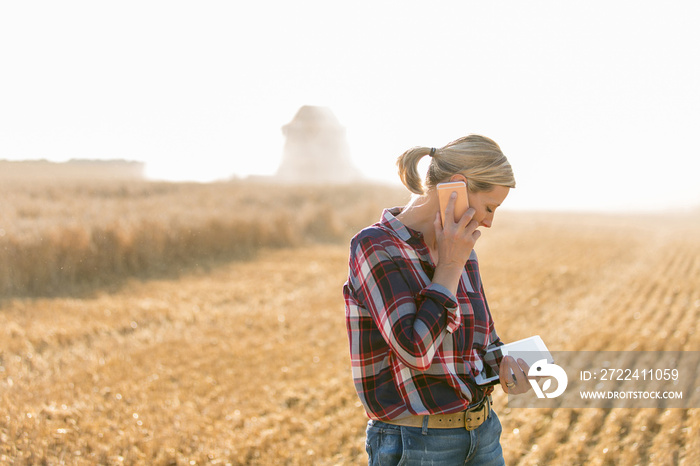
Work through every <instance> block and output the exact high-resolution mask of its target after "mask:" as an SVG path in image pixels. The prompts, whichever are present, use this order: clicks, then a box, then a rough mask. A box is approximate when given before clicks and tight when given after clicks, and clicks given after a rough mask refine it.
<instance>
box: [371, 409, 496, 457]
mask: <svg viewBox="0 0 700 466" xmlns="http://www.w3.org/2000/svg"><path fill="white" fill-rule="evenodd" d="M501 430H502V429H501V421H499V420H498V416H496V413H495V412H493V411H491V415H490V416H489V418H488V419H487V420H486V422H484V423H483V424H481V425H480V426H479V427H478V428H477V429H475V430H472V431H468V430H466V429H426V430H423V429H422V428H420V427H405V426H395V425H392V424H386V423H384V422H381V421H369V422H368V423H367V443H366V445H365V447H366V449H367V454H368V455H369V466H384V465H414V464H416V465H417V464H435V465H440V466H450V465H457V464H471V465H480V466H481V465H483V466H497V465H499V466H503V465H505V461H504V460H503V450H502V449H501Z"/></svg>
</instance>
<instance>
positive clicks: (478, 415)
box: [464, 399, 490, 430]
mask: <svg viewBox="0 0 700 466" xmlns="http://www.w3.org/2000/svg"><path fill="white" fill-rule="evenodd" d="M489 401H490V400H488V399H486V401H485V403H484V404H483V405H481V407H480V408H479V409H478V410H476V411H467V412H465V413H464V428H465V429H466V430H474V429H476V428H478V427H479V426H480V425H481V424H483V423H484V421H485V420H486V418H487V417H488V415H489V404H490V403H489Z"/></svg>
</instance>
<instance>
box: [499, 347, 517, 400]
mask: <svg viewBox="0 0 700 466" xmlns="http://www.w3.org/2000/svg"><path fill="white" fill-rule="evenodd" d="M513 364H515V360H514V359H513V358H512V357H511V356H504V357H503V359H502V360H501V365H500V366H499V368H498V376H499V379H500V382H501V388H503V391H504V392H506V393H513V392H514V390H515V385H513V383H514V382H515V379H514V378H513V371H512V366H513Z"/></svg>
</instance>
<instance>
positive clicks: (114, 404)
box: [0, 188, 700, 465]
mask: <svg viewBox="0 0 700 466" xmlns="http://www.w3.org/2000/svg"><path fill="white" fill-rule="evenodd" d="M183 189H184V188H183ZM197 189H200V188H197ZM321 198H322V199H327V198H326V197H323V196H321ZM323 202H326V201H325V200H324V201H323ZM372 202H375V201H372ZM386 204H387V205H391V204H392V202H390V201H389V202H387V203H386ZM163 205H165V204H163ZM363 205H364V206H365V207H364V209H365V210H371V209H372V207H371V205H370V204H369V203H366V204H363ZM345 207H347V206H345ZM307 209H310V210H312V209H311V207H310V204H309V206H307ZM375 209H376V207H375ZM366 213H367V212H364V213H363V214H362V215H365V214H366ZM183 215H184V214H183ZM348 215H349V214H348ZM357 215H359V214H357ZM371 215H372V217H373V218H376V217H378V215H379V211H378V210H377V211H375V212H371ZM176 217H177V215H175V214H173V218H176ZM183 218H184V217H183ZM337 218H339V219H340V218H345V217H337ZM347 218H350V217H349V216H348V217H347ZM363 220H364V217H362V219H360V218H359V217H356V220H355V222H361V221H363ZM347 222H348V224H349V223H350V221H349V220H347ZM346 225H347V224H346ZM0 227H2V226H0ZM2 228H5V227H2ZM345 228H346V227H343V228H341V229H340V230H342V231H341V232H340V233H336V235H337V236H334V237H330V238H327V239H325V240H324V241H320V240H314V241H311V242H298V243H297V242H295V243H293V244H289V245H284V244H282V245H264V244H263V245H260V246H259V247H257V248H256V249H255V251H256V252H255V253H252V254H248V255H245V256H240V257H233V258H232V259H233V260H230V261H228V262H225V261H218V262H213V263H209V265H208V266H207V267H203V266H201V264H199V265H198V264H195V265H192V264H191V263H190V265H189V266H188V267H183V268H182V269H181V270H180V272H179V273H178V274H177V276H169V275H167V276H163V275H158V274H153V275H151V276H146V277H144V276H125V277H123V278H122V279H121V280H119V283H118V285H115V286H104V285H102V284H100V283H97V284H93V285H92V288H90V289H89V290H87V291H86V290H85V289H81V290H80V293H73V294H71V293H68V294H64V295H57V296H47V295H37V296H28V295H24V296H17V295H14V296H9V297H6V298H5V299H4V300H2V301H0V463H1V464H79V465H82V464H95V463H98V464H109V465H116V464H178V465H193V464H291V465H306V464H319V465H330V464H366V454H365V453H364V428H365V423H366V417H365V414H364V411H363V410H362V408H361V407H360V405H359V403H358V400H357V397H356V395H355V393H354V390H353V386H352V381H351V377H350V369H349V358H348V349H347V338H346V332H345V322H344V309H343V301H342V295H341V286H342V284H343V282H344V280H345V278H346V269H347V265H346V264H347V245H346V244H347V239H348V238H349V236H348V233H347V232H346V231H345ZM5 230H6V231H8V232H9V229H8V228H5ZM340 230H339V231H340ZM698 238H700V218H698V216H697V215H686V216H676V217H659V216H636V217H633V216H614V215H594V214H586V215H574V214H544V213H537V214H526V213H520V212H508V211H506V212H499V214H498V215H497V216H496V221H495V224H494V228H493V229H492V230H490V231H486V232H485V234H484V235H483V237H482V238H481V239H480V240H479V242H478V243H477V252H478V253H479V257H480V262H481V268H482V275H483V280H484V284H485V287H486V293H487V296H488V297H489V302H490V304H491V308H492V312H493V314H494V319H495V321H496V325H497V330H498V332H499V334H500V336H501V338H502V339H504V340H505V341H509V340H515V339H519V338H523V337H526V336H529V335H531V334H534V333H538V334H540V335H542V336H543V338H544V339H545V341H546V342H547V344H548V346H549V347H550V348H551V349H553V350H602V349H606V350H686V351H699V350H700V333H698V319H699V317H700V240H699V239H698ZM271 246H272V247H271ZM506 402H507V400H506V397H505V396H504V395H503V393H502V392H501V391H500V389H497V391H496V396H495V401H494V406H495V409H496V410H497V412H498V413H499V416H500V418H501V422H502V424H503V428H504V432H503V437H502V444H503V447H504V452H505V456H506V462H507V464H509V465H532V464H542V465H545V464H547V465H549V464H556V465H558V464H561V465H579V464H581V465H583V464H585V465H589V464H593V465H636V464H656V465H666V464H668V465H673V464H686V465H696V464H700V435H698V434H699V433H700V409H688V410H683V409H667V410H660V409H623V408H617V409H607V410H605V409H515V408H508V406H507V403H506Z"/></svg>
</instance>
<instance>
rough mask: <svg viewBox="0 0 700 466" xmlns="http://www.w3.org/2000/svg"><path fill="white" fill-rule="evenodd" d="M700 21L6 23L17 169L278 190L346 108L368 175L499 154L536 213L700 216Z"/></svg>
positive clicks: (624, 4) (656, 15)
mask: <svg viewBox="0 0 700 466" xmlns="http://www.w3.org/2000/svg"><path fill="white" fill-rule="evenodd" d="M698 5H700V4H698V3H697V2H693V1H685V2H683V1H674V2H661V1H656V2H644V1H629V2H628V1H587V2H570V1H547V2H541V1H531V0H528V1H500V2H484V1H482V2H472V1H464V0H459V1H436V2H425V1H422V2H417V1H380V0H373V1H354V2H339V1H330V0H324V1H300V0H295V1H250V0H247V1H227V2H223V1H220V2H217V1H189V2H182V1H148V0H140V1H137V2H132V1H119V2H116V1H115V2H104V1H99V2H98V1H83V2H76V1H60V2H48V1H44V2H33V1H21V2H9V1H7V2H1V3H0V67H1V68H0V159H11V160H17V159H37V158H46V159H49V160H56V161H61V160H68V159H70V158H98V159H108V158H125V159H131V160H141V161H145V162H146V163H147V172H148V174H149V175H151V176H154V177H158V178H168V179H174V180H181V179H196V180H211V179H217V178H225V177H228V176H231V175H233V174H238V175H242V176H244V175H248V174H269V173H272V172H274V170H275V169H276V168H277V165H278V163H279V162H280V159H281V155H282V148H283V144H284V140H283V137H282V133H281V130H280V128H281V126H282V125H284V124H286V123H288V122H289V121H290V120H291V119H292V117H293V116H294V114H295V113H296V111H297V110H298V109H299V107H301V106H302V105H323V106H328V107H330V108H331V109H332V110H333V111H334V112H335V114H336V116H337V117H338V119H339V120H340V121H341V123H342V124H343V125H344V126H345V127H346V128H347V133H348V141H349V144H350V148H351V151H352V154H353V157H354V160H355V161H356V163H357V165H358V166H359V168H360V169H361V170H362V171H364V172H365V173H366V174H367V175H368V176H370V177H372V178H376V179H383V180H392V181H396V180H397V176H396V170H395V165H394V162H395V160H396V157H397V156H398V155H399V154H401V152H403V151H404V150H405V149H407V148H409V147H412V146H416V145H425V146H438V147H439V146H442V145H444V144H446V143H447V142H449V141H451V140H453V139H456V138H458V137H460V136H463V135H466V134H469V133H481V134H484V135H487V136H489V137H491V138H493V139H495V140H496V141H497V142H498V143H499V144H500V145H501V148H502V149H503V151H504V152H505V153H506V155H507V156H508V157H509V159H510V161H511V163H512V165H513V167H514V170H515V174H516V179H517V181H518V187H517V189H516V190H514V191H513V193H512V194H511V196H510V197H509V198H508V200H507V201H506V205H507V206H508V207H511V208H522V209H549V208H556V209H594V210H628V209H632V210H643V209H646V208H654V209H677V208H682V207H685V206H691V205H694V206H698V205H700V183H698V176H699V174H700V137H699V135H698V128H699V126H700V60H699V59H698V57H700V28H699V27H698V24H700V6H698Z"/></svg>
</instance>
